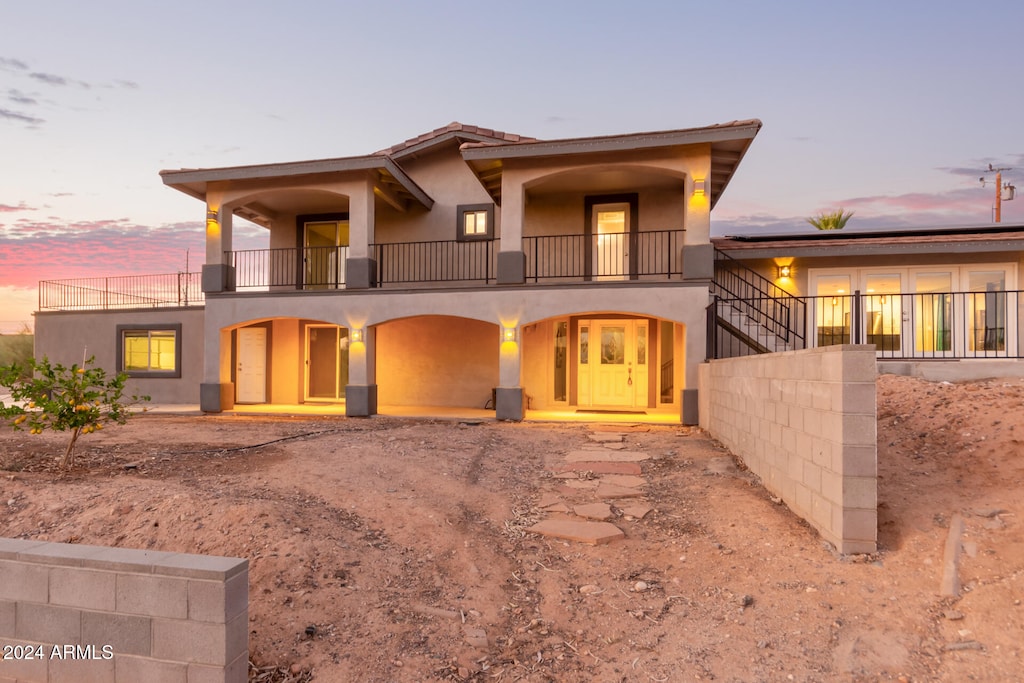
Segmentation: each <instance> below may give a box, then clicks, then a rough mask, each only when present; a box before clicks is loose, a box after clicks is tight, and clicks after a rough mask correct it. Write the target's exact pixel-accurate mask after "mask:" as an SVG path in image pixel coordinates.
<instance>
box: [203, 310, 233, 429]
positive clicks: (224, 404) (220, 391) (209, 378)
mask: <svg viewBox="0 0 1024 683" xmlns="http://www.w3.org/2000/svg"><path fill="white" fill-rule="evenodd" d="M234 407H235V385H234V384H233V383H232V382H231V332H230V331H221V330H218V329H207V330H205V332H204V338H203V381H202V383H201V384H200V385H199V409H200V410H202V411H203V412H205V413H219V412H222V411H225V410H231V409H232V408H234Z"/></svg>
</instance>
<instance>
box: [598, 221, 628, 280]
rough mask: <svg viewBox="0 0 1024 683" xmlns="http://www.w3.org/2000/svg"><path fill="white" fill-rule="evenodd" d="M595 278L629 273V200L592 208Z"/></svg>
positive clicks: (610, 278)
mask: <svg viewBox="0 0 1024 683" xmlns="http://www.w3.org/2000/svg"><path fill="white" fill-rule="evenodd" d="M593 211H594V213H593V218H592V221H593V224H592V229H593V237H594V251H593V261H594V268H593V270H594V279H595V280H625V279H626V278H627V277H628V276H629V229H628V227H627V226H628V225H629V204H627V203H625V202H623V203H619V204H596V205H595V206H594V209H593Z"/></svg>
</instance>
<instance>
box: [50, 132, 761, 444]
mask: <svg viewBox="0 0 1024 683" xmlns="http://www.w3.org/2000/svg"><path fill="white" fill-rule="evenodd" d="M760 126H761V124H760V122H759V121H756V120H753V121H742V122H732V123H727V124H722V125H714V126H707V127H702V128H691V129H680V130H672V131H661V132H652V133H639V134H629V135H615V136H606V137H595V138H573V139H563V140H552V141H541V140H534V139H532V138H524V137H521V136H516V135H510V134H506V133H501V132H499V131H493V130H487V129H480V128H476V127H473V126H465V125H462V124H458V123H453V124H450V125H449V126H447V127H444V128H440V129H437V130H434V131H431V132H430V133H427V134H424V135H421V136H419V137H417V138H413V139H411V140H407V141H406V142H403V143H400V144H398V145H395V146H393V147H391V148H388V149H386V150H381V151H379V152H376V153H373V154H369V155H365V156H359V157H346V158H340V159H324V160H316V161H303V162H297V163H284V164H266V165H257V166H243V167H231V168H214V169H198V170H196V169H182V170H174V171H164V172H162V173H161V176H162V178H163V182H164V183H165V184H166V185H168V186H169V187H171V188H174V189H176V190H178V191H181V192H184V193H186V194H188V195H189V196H192V197H194V198H196V199H197V200H198V201H199V202H200V204H199V205H197V211H204V212H205V225H206V258H205V263H204V265H203V268H202V274H201V291H199V284H200V281H199V278H198V277H196V276H195V274H177V279H176V280H175V279H174V276H143V277H141V278H140V279H136V280H129V279H125V278H112V279H106V280H104V282H102V283H101V282H98V281H89V282H86V281H57V282H44V283H41V284H40V313H39V314H38V316H37V321H36V330H37V353H40V354H43V353H45V354H46V355H48V356H50V358H51V359H56V360H64V361H65V362H74V361H76V360H77V359H80V358H81V355H82V347H83V346H87V347H88V348H89V350H90V354H92V353H95V355H96V356H97V361H98V362H99V363H100V364H103V363H104V361H107V362H108V363H112V364H113V365H112V366H113V367H116V368H117V369H118V370H123V371H127V372H129V373H130V374H131V375H132V377H133V380H132V381H133V382H134V383H135V384H136V386H137V388H138V389H139V390H140V391H142V392H143V393H149V394H150V395H152V396H153V398H154V400H155V401H163V402H192V403H194V402H195V401H196V400H197V399H198V400H199V402H200V407H201V408H202V409H203V410H204V411H209V412H217V411H222V410H228V409H232V408H234V407H237V406H242V405H271V406H273V405H295V404H307V405H323V406H325V407H328V406H342V405H343V406H344V410H345V413H346V414H348V415H353V416H364V415H372V414H375V413H377V412H378V410H379V406H406V407H410V406H411V407H417V406H419V407H428V406H452V407H467V408H492V409H494V410H495V411H496V415H497V417H498V418H502V419H522V418H523V417H524V414H525V412H526V411H527V410H545V411H566V412H584V413H587V412H596V413H601V412H605V411H609V412H623V413H636V414H643V413H645V414H659V413H660V414H673V415H675V416H678V417H679V418H680V419H682V421H683V422H686V423H690V424H692V423H695V422H696V405H697V401H696V388H697V384H696V383H697V366H698V365H699V364H700V363H701V362H703V361H704V360H705V357H706V346H705V345H706V340H707V334H706V307H707V303H708V300H709V296H710V295H711V293H712V287H713V276H714V249H713V247H712V244H711V238H710V214H711V210H712V208H713V207H714V206H715V204H716V203H717V201H718V199H719V198H720V197H721V195H722V192H723V191H724V190H725V188H726V186H727V185H728V182H729V180H730V178H731V177H732V175H733V174H734V173H735V171H736V168H737V166H738V164H739V162H740V160H741V159H742V157H743V155H744V154H745V152H746V150H747V148H748V147H749V145H750V143H751V141H752V140H753V138H754V136H755V135H756V134H757V132H758V130H759V129H760ZM235 216H240V217H242V218H245V219H247V220H249V221H251V222H253V223H256V224H257V225H260V226H262V227H264V228H266V229H267V231H268V235H269V247H268V248H267V249H258V250H236V249H234V248H233V244H232V232H233V230H232V222H233V218H234V217H235ZM159 278H162V279H159ZM111 280H115V281H116V282H115V284H114V285H111ZM197 304H198V305H197Z"/></svg>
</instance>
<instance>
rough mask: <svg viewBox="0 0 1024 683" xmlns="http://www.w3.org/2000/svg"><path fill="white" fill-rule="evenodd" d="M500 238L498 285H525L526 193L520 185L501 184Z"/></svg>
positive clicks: (504, 182) (503, 179)
mask: <svg viewBox="0 0 1024 683" xmlns="http://www.w3.org/2000/svg"><path fill="white" fill-rule="evenodd" d="M501 193H502V194H501V196H502V201H501V239H500V240H499V241H498V273H497V276H498V277H497V283H498V284H499V285H520V284H522V283H524V282H526V254H524V253H523V206H524V200H525V198H526V192H525V191H524V190H523V185H522V183H517V182H515V181H513V180H509V181H508V182H506V180H505V177H504V176H503V177H502V181H501Z"/></svg>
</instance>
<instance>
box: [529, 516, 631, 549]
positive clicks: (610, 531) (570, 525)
mask: <svg viewBox="0 0 1024 683" xmlns="http://www.w3.org/2000/svg"><path fill="white" fill-rule="evenodd" d="M527 531H530V532H532V533H535V534H540V535H541V536H548V537H551V538H562V539H565V540H567V541H578V542H580V543H589V544H591V545H601V544H602V543H611V542H612V541H614V540H616V539H619V538H624V537H625V534H624V533H622V529H620V528H619V527H617V526H615V525H614V524H611V523H609V522H578V521H574V520H570V519H545V520H544V521H542V522H537V523H536V524H534V525H533V526H531V527H530V528H529V529H527Z"/></svg>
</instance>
